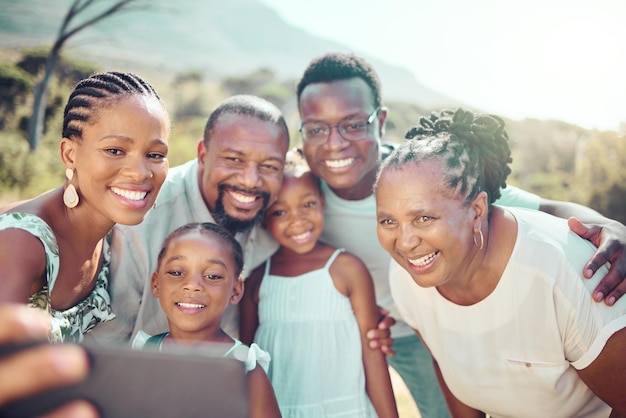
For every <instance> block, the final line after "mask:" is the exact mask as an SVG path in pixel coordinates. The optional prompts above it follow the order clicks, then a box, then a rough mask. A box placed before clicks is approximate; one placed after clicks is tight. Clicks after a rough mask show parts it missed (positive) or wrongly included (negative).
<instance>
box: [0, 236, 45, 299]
mask: <svg viewBox="0 0 626 418" xmlns="http://www.w3.org/2000/svg"><path fill="white" fill-rule="evenodd" d="M0 254H2V256H0V277H1V278H2V280H0V294H2V296H1V297H0V299H2V300H4V301H9V300H13V301H16V302H17V301H21V302H24V301H25V300H26V299H27V298H28V296H30V291H31V286H32V285H33V284H34V283H35V282H36V281H37V280H40V279H41V277H42V276H43V274H44V273H45V270H46V252H45V249H44V247H43V244H42V243H41V241H40V240H39V238H37V237H36V236H34V235H32V234H31V233H30V232H28V231H25V230H23V229H19V228H9V229H5V230H2V231H0Z"/></svg>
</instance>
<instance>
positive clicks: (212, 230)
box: [157, 222, 243, 277]
mask: <svg viewBox="0 0 626 418" xmlns="http://www.w3.org/2000/svg"><path fill="white" fill-rule="evenodd" d="M190 232H198V233H200V234H206V235H208V236H217V237H218V238H219V239H221V240H222V242H223V243H224V244H225V245H227V246H230V248H231V250H232V256H233V262H234V263H235V276H236V277H239V275H240V274H241V271H242V270H243V250H242V248H241V244H239V242H238V241H237V240H236V239H235V237H234V236H233V235H232V234H231V233H230V232H228V231H227V230H226V229H225V228H223V227H221V226H219V225H217V224H214V223H212V222H191V223H188V224H186V225H183V226H181V227H178V228H176V229H175V230H174V231H172V232H171V233H170V234H169V235H168V236H167V237H166V238H165V240H164V241H163V245H162V246H161V250H160V251H159V255H158V256H157V266H158V268H160V267H161V261H163V257H165V253H167V249H168V247H169V246H170V242H172V240H173V239H175V238H177V237H180V236H182V235H185V234H188V233H190Z"/></svg>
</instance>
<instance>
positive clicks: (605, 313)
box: [375, 109, 626, 417]
mask: <svg viewBox="0 0 626 418" xmlns="http://www.w3.org/2000/svg"><path fill="white" fill-rule="evenodd" d="M510 162H511V156H510V149H509V145H508V137H507V134H506V131H505V130H504V123H503V122H502V120H501V119H500V118H498V117H495V116H490V115H474V114H473V113H471V112H467V111H464V110H462V109H459V110H457V111H455V112H451V111H444V112H441V113H439V114H433V115H431V117H430V118H422V119H421V120H420V123H419V124H418V125H417V126H416V127H414V128H412V129H411V130H410V131H409V132H408V133H407V141H406V142H404V143H403V144H401V145H400V147H399V148H398V149H397V150H395V151H394V152H393V153H392V154H391V155H390V156H389V157H388V158H387V159H386V160H385V161H384V162H383V163H382V166H381V168H380V170H379V172H378V176H377V180H376V186H375V194H376V205H377V209H376V210H377V220H378V224H377V225H378V226H377V233H378V238H379V241H380V243H381V245H382V246H383V247H384V248H385V250H387V251H388V252H389V253H390V254H391V255H392V257H393V259H394V261H395V262H396V263H397V265H394V266H392V271H391V274H390V280H391V284H390V286H391V291H392V295H393V297H394V301H395V302H396V304H397V305H398V308H399V311H400V313H401V315H402V318H403V319H404V320H405V321H406V322H407V323H408V324H409V325H411V327H413V328H414V329H415V330H416V332H417V333H418V334H419V335H420V336H421V338H422V339H423V341H424V344H425V345H426V346H427V347H428V348H429V350H430V351H431V353H432V355H433V358H434V360H435V368H436V370H437V373H438V375H439V376H440V384H441V386H442V390H443V391H444V394H445V397H446V401H447V403H448V406H449V408H450V411H451V413H452V415H453V416H455V417H457V416H458V417H470V416H471V417H477V416H485V413H486V414H489V415H490V416H491V417H502V416H515V417H608V416H609V415H610V414H611V416H612V417H613V416H626V396H625V395H626V392H625V389H624V388H626V358H624V350H625V349H626V301H624V300H618V301H617V302H616V303H615V305H614V306H613V307H608V306H606V305H605V304H599V303H596V302H594V300H593V299H592V294H591V292H592V290H593V288H594V286H595V285H596V284H597V282H598V281H599V280H600V277H601V276H603V275H604V274H605V273H606V271H607V270H606V269H607V267H603V268H602V269H600V270H598V272H597V273H596V274H595V275H594V277H593V278H591V279H590V280H583V279H582V277H581V275H582V274H581V272H582V270H583V265H584V263H585V261H586V260H587V259H588V258H589V257H590V255H591V254H592V253H593V252H594V250H595V249H594V247H593V246H592V245H591V244H590V243H589V242H588V241H586V240H584V239H582V238H580V237H579V236H577V235H576V234H574V233H573V232H571V231H570V230H569V228H568V225H567V221H566V220H563V219H560V218H556V217H552V216H550V215H547V214H545V213H542V212H537V211H530V210H527V209H519V208H504V207H498V206H494V205H492V203H493V202H494V200H495V199H497V198H498V196H499V193H500V188H501V187H506V178H507V176H508V174H509V173H510V168H509V166H508V165H509V163H510ZM407 272H408V274H407ZM611 410H613V411H612V412H611Z"/></svg>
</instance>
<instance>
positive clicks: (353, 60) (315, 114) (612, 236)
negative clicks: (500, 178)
mask: <svg viewBox="0 0 626 418" xmlns="http://www.w3.org/2000/svg"><path fill="white" fill-rule="evenodd" d="M297 95H298V109H299V112H300V117H301V120H302V123H301V125H300V132H301V134H302V139H303V151H304V155H305V157H306V159H307V162H308V164H309V166H310V167H311V171H312V172H313V173H314V174H316V175H317V176H319V177H320V178H321V179H322V180H323V181H322V189H323V192H324V195H325V198H326V208H325V214H324V215H325V225H324V233H323V235H322V237H321V240H322V241H325V242H327V243H329V244H331V245H333V246H336V247H342V248H346V250H348V251H350V252H352V253H354V254H356V255H357V256H358V257H359V258H361V259H362V260H363V261H364V262H365V264H366V265H367V267H368V269H369V270H370V273H371V274H372V277H373V278H374V284H375V288H376V299H377V302H378V304H379V306H381V307H382V308H385V309H387V310H388V311H390V313H391V315H392V316H395V318H396V319H397V323H396V325H395V326H393V327H392V329H391V331H392V332H391V334H392V337H393V339H394V342H393V348H394V350H395V352H396V354H395V356H393V357H388V362H389V364H390V365H391V366H392V367H393V368H394V369H395V370H396V371H397V372H398V374H399V375H400V376H401V377H402V379H403V380H404V382H405V383H406V385H407V387H408V388H409V390H410V392H411V394H412V396H413V398H414V399H415V402H416V404H417V406H418V408H419V411H420V414H421V416H422V417H423V418H431V417H448V416H449V412H448V410H447V406H446V404H445V402H444V400H443V397H442V395H441V391H440V389H439V386H438V383H437V379H436V377H435V373H434V369H433V365H432V358H431V357H430V354H429V353H428V351H427V349H426V348H425V347H424V346H423V345H422V343H421V341H420V340H419V338H418V337H417V336H416V335H415V333H414V332H413V330H411V329H410V327H409V326H408V325H407V324H406V323H404V322H403V321H401V320H400V319H399V315H398V313H397V311H396V308H395V305H394V303H393V300H392V298H391V292H390V290H389V283H388V274H389V264H390V261H391V257H390V255H389V254H388V253H387V252H386V251H385V250H383V248H382V247H381V246H380V244H379V243H378V240H377V236H376V204H375V200H374V196H373V194H372V186H373V185H374V181H375V178H376V173H377V171H378V167H379V165H380V162H381V160H382V155H381V152H382V148H383V147H382V144H381V138H382V136H383V134H384V130H385V121H386V119H387V109H386V108H385V107H384V106H382V99H381V94H380V80H379V78H378V75H377V74H376V72H375V71H374V69H373V68H372V67H371V65H370V64H369V63H367V62H366V61H365V60H363V59H362V58H359V57H356V56H354V55H347V54H336V53H331V54H326V55H324V56H322V57H318V58H315V59H314V60H313V61H311V63H310V64H309V66H308V67H307V69H306V70H305V71H304V74H303V76H302V78H301V80H300V81H299V83H298V86H297ZM497 203H499V204H503V205H508V206H521V207H529V208H532V209H535V210H542V211H544V212H549V213H552V214H554V215H556V216H560V217H568V216H577V217H579V218H581V219H583V220H585V221H587V222H590V223H594V224H595V226H596V228H597V229H594V231H600V230H601V231H602V234H600V233H599V232H597V233H596V234H595V235H593V234H586V235H583V236H584V237H585V238H587V239H591V238H593V240H592V241H593V242H594V244H596V245H600V244H603V245H604V246H605V247H604V251H603V254H602V255H601V256H599V257H597V260H596V262H595V263H594V265H595V269H597V268H598V267H599V265H600V264H601V263H603V262H604V261H606V260H610V261H611V262H612V269H613V272H612V273H610V274H609V275H607V278H605V279H603V281H604V284H601V285H600V286H606V287H603V288H602V289H601V290H602V293H603V295H604V296H608V297H609V298H611V297H616V298H619V297H620V296H621V295H622V294H623V293H624V291H625V290H626V284H625V282H623V281H622V280H623V279H624V275H625V274H626V249H625V248H626V227H624V226H623V225H621V224H619V223H617V222H615V221H611V220H607V219H606V218H604V217H602V216H601V215H599V214H598V213H596V212H595V211H592V210H590V209H588V208H585V207H583V206H580V205H575V204H572V203H568V202H554V201H548V200H545V199H542V198H540V197H539V196H537V195H533V194H531V193H527V192H525V191H523V190H519V189H516V188H514V187H510V186H509V187H507V188H506V189H504V190H503V191H502V198H501V199H500V200H499V201H498V202H497ZM584 231H585V228H584V227H582V226H581V227H580V231H578V232H579V233H583V232H584ZM592 235H593V236H592ZM600 240H601V242H600ZM594 271H595V270H594ZM620 272H622V273H620ZM618 283H621V284H619V286H618ZM600 286H599V288H600ZM616 286H618V287H616ZM613 288H615V289H614V290H613V293H610V292H609V291H610V289H613ZM597 291H598V290H596V292H597ZM610 300H611V299H608V301H609V302H610ZM387 342H388V341H385V340H384V339H381V341H379V343H380V344H379V345H384V344H385V343H387ZM388 352H389V353H392V352H393V351H391V350H389V351H388Z"/></svg>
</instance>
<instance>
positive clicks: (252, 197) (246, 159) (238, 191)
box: [91, 95, 289, 340]
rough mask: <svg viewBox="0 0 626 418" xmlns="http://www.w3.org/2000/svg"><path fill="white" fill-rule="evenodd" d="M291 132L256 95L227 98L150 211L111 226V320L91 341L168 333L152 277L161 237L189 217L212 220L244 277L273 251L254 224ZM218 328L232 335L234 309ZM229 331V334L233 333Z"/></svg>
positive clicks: (275, 185)
mask: <svg viewBox="0 0 626 418" xmlns="http://www.w3.org/2000/svg"><path fill="white" fill-rule="evenodd" d="M288 148H289V131H288V129H287V125H286V123H285V119H284V117H283V116H282V114H281V112H280V110H279V109H278V108H277V107H276V106H274V105H273V104H271V103H269V102H268V101H266V100H264V99H261V98H259V97H255V96H248V95H239V96H233V97H230V98H228V99H226V100H225V101H223V102H222V103H221V104H220V105H218V106H217V108H215V110H214V111H213V112H212V113H211V115H210V116H209V119H208V121H207V123H206V127H205V130H204V138H203V140H202V141H200V142H199V143H198V158H197V159H194V160H192V161H189V162H187V163H185V164H183V165H180V166H178V167H175V168H172V169H170V171H169V173H168V176H167V179H166V181H165V183H164V184H163V187H162V188H161V192H160V193H159V196H158V198H157V201H156V204H155V206H154V208H153V209H152V210H151V211H150V212H149V213H148V215H147V216H146V218H145V219H144V221H143V222H142V223H141V224H139V225H136V226H132V227H131V226H128V227H127V226H120V227H119V228H118V227H115V228H114V230H113V233H112V238H111V243H110V246H111V248H110V251H111V252H112V253H111V270H110V282H109V283H110V293H111V298H112V307H113V311H114V312H115V314H116V316H117V318H116V319H115V320H113V321H109V322H110V323H107V324H106V326H103V327H98V328H96V329H94V331H93V332H92V333H91V336H92V337H94V338H96V339H106V340H126V339H128V338H129V337H131V336H132V337H134V335H135V334H136V333H137V331H139V330H143V331H145V332H147V333H148V334H150V335H155V334H159V333H162V332H165V331H167V330H168V324H167V320H166V317H165V315H164V314H163V312H162V310H161V307H160V306H159V302H158V299H156V298H155V297H153V296H152V292H151V290H150V277H151V275H152V272H153V271H154V270H155V268H156V260H157V256H158V253H159V249H160V248H161V245H162V244H163V240H164V239H165V237H166V236H167V235H168V234H169V233H170V232H172V231H173V230H174V229H176V228H178V227H180V226H182V225H185V224H187V223H189V222H215V223H217V224H220V225H221V226H223V227H225V228H226V229H228V230H229V231H230V232H231V233H232V234H234V235H235V238H236V239H237V241H239V243H241V245H242V247H243V249H244V260H245V265H244V272H243V275H244V277H246V275H247V274H248V273H249V272H250V271H252V269H254V268H255V267H256V266H258V265H259V264H260V263H261V262H263V261H265V260H266V259H267V258H269V256H270V255H271V254H272V253H273V252H274V251H275V250H276V249H277V248H278V245H277V244H276V242H275V241H274V240H273V239H272V237H271V235H270V234H269V233H268V232H267V231H265V230H264V229H263V228H261V227H260V220H261V219H263V215H264V212H265V209H266V208H267V207H268V206H269V205H270V204H271V203H273V202H274V200H276V196H277V193H278V191H279V190H280V187H281V183H282V178H283V167H284V164H285V155H286V153H287V149H288ZM233 306H234V305H231V308H229V310H228V311H227V313H226V315H225V316H224V321H223V322H224V330H225V331H226V332H228V333H230V334H231V335H237V331H238V328H237V317H236V315H237V308H236V306H235V307H234V308H233ZM233 332H234V333H233Z"/></svg>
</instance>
